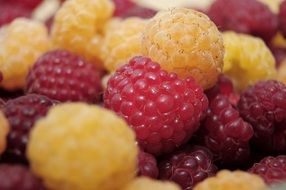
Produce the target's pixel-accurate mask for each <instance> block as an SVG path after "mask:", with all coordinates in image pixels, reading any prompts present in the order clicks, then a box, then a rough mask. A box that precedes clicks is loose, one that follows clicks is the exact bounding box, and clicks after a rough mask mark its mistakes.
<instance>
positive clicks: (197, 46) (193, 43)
mask: <svg viewBox="0 0 286 190" xmlns="http://www.w3.org/2000/svg"><path fill="white" fill-rule="evenodd" d="M142 46H143V53H144V54H145V55H146V56H148V57H150V58H151V59H153V60H154V61H156V62H158V63H159V64H160V65H161V67H162V68H163V69H165V70H167V71H169V72H175V73H177V74H178V76H179V77H182V78H186V77H189V76H192V77H193V78H194V79H196V81H197V82H198V83H199V84H201V85H202V86H203V88H205V89H207V88H210V87H212V86H213V85H214V84H215V83H216V81H217V77H218V75H219V74H220V73H221V71H222V68H223V54H224V48H223V40H222V36H221V33H220V32H219V31H218V29H217V27H216V26H215V24H214V23H213V22H212V21H210V19H209V18H208V17H207V16H206V15H204V14H203V13H200V12H197V11H194V10H191V9H186V8H174V9H171V10H168V11H161V12H159V13H158V14H157V15H156V16H155V17H154V18H153V19H151V20H150V22H149V23H148V24H147V26H146V28H145V30H144V32H143V40H142Z"/></svg>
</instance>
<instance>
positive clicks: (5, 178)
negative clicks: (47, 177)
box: [0, 164, 45, 190]
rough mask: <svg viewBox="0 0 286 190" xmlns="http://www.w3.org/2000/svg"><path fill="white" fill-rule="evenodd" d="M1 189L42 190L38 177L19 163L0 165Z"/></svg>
mask: <svg viewBox="0 0 286 190" xmlns="http://www.w3.org/2000/svg"><path fill="white" fill-rule="evenodd" d="M0 189H1V190H44V189H45V188H44V186H43V184H42V182H41V180H40V179H38V178H37V177H35V176H34V175H33V174H32V173H31V172H30V171H29V169H28V168H26V167H24V166H20V165H7V164H2V165H0Z"/></svg>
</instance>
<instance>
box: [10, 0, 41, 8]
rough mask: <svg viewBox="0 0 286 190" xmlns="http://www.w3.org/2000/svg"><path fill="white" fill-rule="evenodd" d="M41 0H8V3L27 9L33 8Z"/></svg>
mask: <svg viewBox="0 0 286 190" xmlns="http://www.w3.org/2000/svg"><path fill="white" fill-rule="evenodd" d="M42 1H43V0H8V3H9V4H11V5H14V6H15V5H19V6H22V7H25V8H28V9H34V8H36V7H37V6H38V5H39V4H41V3H42Z"/></svg>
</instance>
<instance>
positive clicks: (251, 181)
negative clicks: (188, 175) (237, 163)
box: [194, 170, 266, 190]
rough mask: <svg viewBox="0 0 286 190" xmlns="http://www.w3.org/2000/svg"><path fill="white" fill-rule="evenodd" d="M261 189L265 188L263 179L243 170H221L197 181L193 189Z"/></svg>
mask: <svg viewBox="0 0 286 190" xmlns="http://www.w3.org/2000/svg"><path fill="white" fill-rule="evenodd" d="M230 189H231V190H262V189H266V184H265V183H264V182H263V180H262V179H261V178H260V177H259V176H257V175H254V174H250V173H247V172H243V171H233V172H231V171H228V170H222V171H220V172H219V173H218V174H217V175H216V176H215V177H211V178H208V179H206V180H204V181H203V182H201V183H199V184H198V185H197V186H196V187H195V188H194V190H230Z"/></svg>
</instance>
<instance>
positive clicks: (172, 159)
mask: <svg viewBox="0 0 286 190" xmlns="http://www.w3.org/2000/svg"><path fill="white" fill-rule="evenodd" d="M216 171H217V168H216V166H215V165H214V164H213V161H212V154H211V153H210V152H209V150H208V149H206V148H204V147H199V146H195V147H192V148H190V147H187V148H185V149H183V150H180V151H178V152H175V153H173V154H171V155H169V156H167V158H165V159H163V160H162V161H161V162H160V163H159V172H160V178H161V179H163V180H171V181H174V182H176V183H178V184H179V185H180V186H181V187H182V189H183V190H189V189H192V188H193V187H194V186H195V185H196V184H197V183H199V182H200V181H203V180H204V179H206V178H208V177H210V176H213V175H215V173H216Z"/></svg>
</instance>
